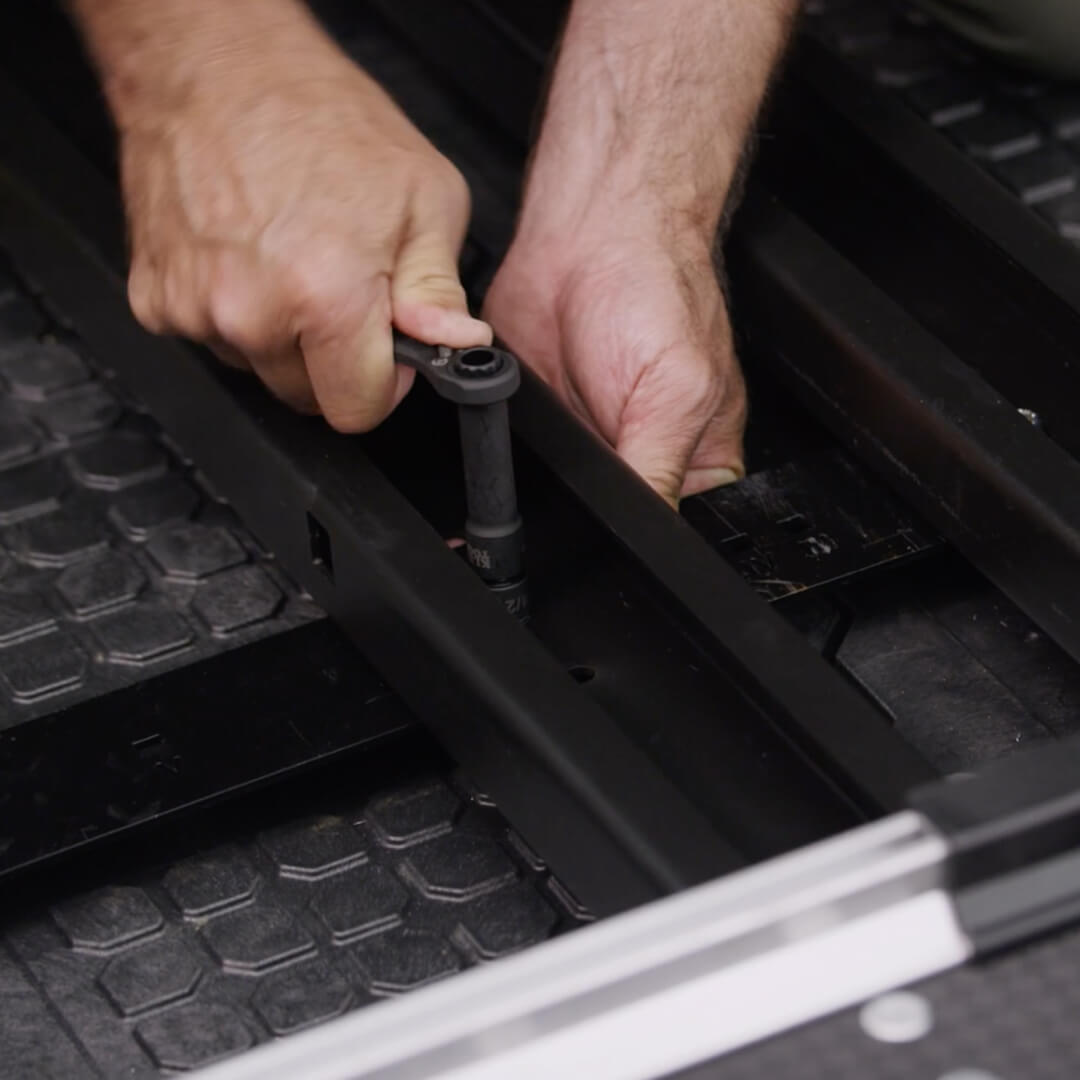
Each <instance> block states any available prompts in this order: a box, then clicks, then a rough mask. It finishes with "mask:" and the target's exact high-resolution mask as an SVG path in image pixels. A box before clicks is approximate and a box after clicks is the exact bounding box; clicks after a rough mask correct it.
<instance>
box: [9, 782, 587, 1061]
mask: <svg viewBox="0 0 1080 1080" xmlns="http://www.w3.org/2000/svg"><path fill="white" fill-rule="evenodd" d="M586 918H587V916H586V915H585V913H584V912H582V911H581V910H580V909H579V908H578V906H577V905H576V903H575V902H574V900H573V899H572V898H571V897H570V896H569V895H568V894H567V893H566V892H565V890H563V889H562V888H561V886H559V885H558V884H557V883H556V882H554V881H553V880H552V879H551V877H550V876H549V875H548V873H547V871H546V868H545V866H544V864H543V862H542V861H541V860H540V859H538V858H537V857H536V856H535V855H534V854H532V853H531V852H530V851H529V850H528V849H527V848H526V847H525V845H524V844H523V843H522V842H520V841H519V840H517V839H516V838H515V837H514V836H513V835H512V834H511V833H510V832H509V831H508V829H507V827H506V824H505V822H504V821H503V820H502V818H501V817H500V816H499V814H498V813H497V811H496V810H494V809H493V808H492V807H491V806H490V804H488V803H487V800H486V799H484V798H483V797H482V796H477V795H475V794H466V793H464V791H463V789H462V788H460V787H459V786H456V785H455V783H454V781H453V780H452V779H451V778H448V777H446V776H440V775H436V774H429V775H427V776H425V777H423V778H420V779H416V780H411V781H409V782H408V783H406V784H404V785H401V786H397V787H394V788H392V789H389V790H384V791H381V792H377V793H376V794H374V796H373V797H371V798H368V799H361V800H359V801H358V802H356V803H350V802H348V801H347V800H340V799H339V800H338V804H337V806H336V808H335V809H334V810H332V811H327V810H326V809H325V807H324V808H323V809H322V810H321V812H319V813H318V814H316V815H315V816H312V817H309V818H303V819H300V820H297V821H294V822H290V823H288V824H285V825H280V824H279V825H275V826H273V827H271V828H267V829H265V830H263V831H261V832H258V833H256V834H254V835H252V834H246V835H237V836H234V837H230V838H229V839H228V840H226V841H225V842H223V843H221V844H220V846H217V847H215V848H213V849H210V850H206V851H204V852H202V853H200V854H197V855H195V856H191V857H187V858H184V859H182V860H181V861H178V862H175V863H172V864H171V865H165V866H159V867H157V868H156V869H152V870H147V871H146V872H143V871H139V872H138V873H135V874H134V875H132V876H130V877H127V878H125V879H122V880H118V881H111V882H110V883H109V884H108V885H105V886H103V887H99V888H96V889H93V890H91V891H89V892H87V893H84V894H81V895H77V896H71V897H68V898H61V899H57V900H56V901H54V902H53V903H52V904H51V906H50V907H49V909H48V911H47V913H42V914H41V915H40V917H34V918H32V919H30V920H28V921H24V922H21V923H17V924H15V925H9V926H8V927H6V928H5V929H4V930H3V932H2V941H3V948H2V949H0V1002H2V1003H3V1012H4V1016H5V1021H4V1053H3V1054H2V1055H0V1077H4V1078H14V1077H29V1076H34V1077H64V1078H68V1077H82V1076H106V1077H115V1076H125V1077H140V1076H153V1075H155V1074H158V1073H160V1072H173V1071H179V1070H186V1069H191V1068H195V1067H197V1066H200V1065H205V1064H208V1063H209V1062H211V1061H215V1060H218V1059H219V1058H222V1057H225V1056H227V1055H229V1054H233V1053H237V1052H239V1051H242V1050H245V1049H247V1048H249V1047H251V1046H253V1045H255V1044H257V1043H260V1042H264V1041H266V1040H268V1039H270V1038H272V1037H274V1036H281V1035H287V1034H289V1033H291V1032H294V1031H298V1030H300V1029H302V1028H305V1027H308V1026H310V1025H312V1024H316V1023H318V1022H320V1021H323V1020H326V1019H329V1018H331V1017H334V1016H337V1015H339V1014H341V1013H344V1012H347V1011H348V1010H350V1009H355V1008H357V1007H359V1006H362V1005H365V1004H368V1003H371V1002H373V1001H376V1000H379V999H381V998H387V997H392V996H394V995H396V994H401V993H404V992H405V991H408V990H412V989H414V988H416V987H419V986H423V985H424V984H426V983H430V982H432V981H434V980H436V979H442V978H446V977H448V976H451V975H453V974H454V973H455V972H457V971H460V970H462V969H463V968H466V967H469V966H472V965H475V964H477V963H481V962H485V961H489V960H493V959H496V958H497V957H500V956H503V955H505V954H507V953H511V952H514V951H516V950H518V949H521V948H524V947H525V946H528V945H532V944H535V943H537V942H540V941H543V940H545V939H547V938H549V937H551V936H552V935H554V934H557V933H559V932H562V931H563V930H565V929H567V928H569V927H571V926H573V925H576V924H577V923H579V922H582V921H584V920H585V919H586Z"/></svg>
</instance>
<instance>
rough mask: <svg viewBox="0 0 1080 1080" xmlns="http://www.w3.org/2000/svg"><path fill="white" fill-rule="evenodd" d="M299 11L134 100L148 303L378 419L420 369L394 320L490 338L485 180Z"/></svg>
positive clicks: (268, 370)
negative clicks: (469, 235) (473, 272)
mask: <svg viewBox="0 0 1080 1080" xmlns="http://www.w3.org/2000/svg"><path fill="white" fill-rule="evenodd" d="M259 10H260V9H258V8H257V7H253V8H251V10H250V11H249V12H248V16H250V17H251V18H258V17H259ZM226 14H227V13H223V15H222V17H225V15H226ZM286 15H287V16H288V18H289V19H291V20H293V21H291V22H289V23H288V25H287V26H286V27H285V29H286V30H287V31H288V32H287V33H285V32H284V30H282V31H281V33H278V32H277V30H278V29H279V28H277V27H276V26H269V25H268V26H267V27H262V28H253V29H251V32H250V36H251V38H252V39H253V40H255V41H256V42H257V45H258V48H257V49H254V50H253V51H252V52H251V54H250V55H248V54H247V53H246V52H244V51H243V50H239V49H237V50H234V52H233V53H231V54H230V55H229V56H227V57H226V58H225V60H224V61H222V60H220V59H218V60H217V62H215V60H214V56H213V55H207V56H206V57H205V63H203V64H202V66H201V68H200V70H199V71H198V74H197V75H196V76H195V77H194V78H193V79H189V80H187V81H186V82H183V83H182V85H183V90H182V92H176V93H172V94H170V95H169V96H168V99H167V100H165V101H162V100H159V95H155V94H151V93H148V94H144V95H139V96H135V97H133V99H132V101H131V102H130V104H129V105H128V107H127V108H124V109H120V110H118V122H119V127H120V132H121V152H122V171H123V184H124V192H125V196H126V205H127V211H128V218H129V226H130V240H131V252H132V259H131V273H130V279H129V294H130V300H131V306H132V309H133V311H134V313H135V315H136V316H137V318H138V319H139V321H140V322H142V323H143V324H144V325H145V326H146V327H148V328H149V329H150V330H152V331H154V332H157V333H174V334H180V335H183V336H184V337H188V338H191V339H193V340H196V341H200V342H205V343H207V344H210V345H211V346H212V347H214V348H215V351H217V352H218V353H219V355H221V356H222V358H223V359H226V360H227V361H228V362H230V363H232V364H234V365H236V366H241V367H249V368H252V369H254V371H255V372H256V373H257V374H258V375H259V376H260V378H261V379H262V380H263V381H264V382H265V383H266V385H267V386H268V387H269V388H270V389H271V390H272V391H273V392H274V393H275V394H276V395H277V396H278V397H279V398H281V399H283V400H284V401H286V402H288V403H289V404H290V405H293V406H294V407H296V408H298V409H301V410H304V411H308V412H318V411H321V412H322V413H323V415H324V416H325V417H326V419H327V420H328V421H329V423H330V424H331V425H333V426H334V427H335V428H337V429H339V430H342V431H364V430H368V429H370V428H371V427H373V426H374V425H375V424H377V423H378V422H379V421H381V420H382V419H383V418H384V417H385V416H386V415H387V414H388V413H389V412H390V411H391V409H392V408H393V407H394V406H395V405H396V404H397V403H398V402H399V401H400V400H401V398H402V397H403V396H404V394H405V393H406V392H407V391H408V389H409V386H410V385H411V382H412V378H413V373H412V372H411V371H409V370H407V369H404V368H401V367H396V366H395V365H394V362H393V346H392V335H391V326H392V324H393V325H395V326H397V327H398V328H399V329H400V330H402V331H403V332H405V333H407V334H410V335H412V336H413V337H416V338H419V339H420V340H422V341H425V342H428V343H431V344H446V345H450V346H453V347H460V348H464V347H468V346H472V345H483V344H489V343H490V340H491V332H490V330H489V328H488V327H487V326H486V325H484V324H483V323H482V322H480V321H479V320H476V319H473V318H471V317H470V316H469V314H468V310H467V306H466V301H465V295H464V292H463V290H462V288H461V285H460V283H459V281H458V274H457V256H458V251H459V248H460V246H461V242H462V239H463V236H464V233H465V229H466V225H467V222H468V216H469V194H468V190H467V187H466V185H465V181H464V180H463V178H462V177H461V175H460V173H459V172H458V171H457V170H456V169H455V167H454V166H453V165H452V164H451V163H450V162H449V161H447V160H446V159H445V158H444V157H442V156H441V155H440V154H439V153H438V152H437V151H436V150H435V149H434V147H433V146H431V144H430V143H429V142H428V141H427V140H426V139H425V138H424V137H423V136H422V135H421V134H420V133H419V132H418V131H417V130H416V129H415V128H414V127H413V126H412V125H411V124H410V123H409V121H408V120H407V119H406V118H405V116H404V115H403V114H402V113H401V112H400V111H399V109H398V108H397V106H396V105H395V104H394V103H393V102H392V101H391V100H390V98H389V97H388V96H387V95H386V94H385V93H384V92H383V90H382V89H381V88H380V87H379V86H378V85H377V84H376V83H375V82H374V81H373V80H371V79H370V78H369V77H368V76H367V75H365V74H364V73H363V72H362V71H360V70H359V69H358V68H357V67H355V66H354V65H353V64H352V63H351V62H350V61H349V60H348V58H347V57H346V56H345V55H344V54H342V53H340V52H339V51H338V50H337V48H336V46H334V45H333V44H332V43H331V42H330V41H329V40H328V39H325V38H324V37H323V36H322V34H321V31H319V30H318V28H317V27H315V25H314V24H313V23H311V24H309V23H308V22H306V21H304V22H302V23H301V22H299V21H297V20H296V19H295V18H294V16H292V14H291V13H290V12H286ZM207 17H210V16H207ZM212 17H214V18H217V17H218V16H217V14H216V13H214V14H213V16H212ZM215 32H216V24H215ZM229 48H230V49H231V48H232V46H231V45H230V46H229ZM221 50H222V51H224V50H225V46H221ZM169 55H170V57H171V56H172V55H173V53H169ZM196 59H198V58H197V57H196ZM147 78H150V77H149V76H148V77H147ZM177 82H179V80H177ZM154 85H155V87H156V85H157V84H156V83H154ZM144 98H145V99H146V100H145V101H144V100H143V99H144Z"/></svg>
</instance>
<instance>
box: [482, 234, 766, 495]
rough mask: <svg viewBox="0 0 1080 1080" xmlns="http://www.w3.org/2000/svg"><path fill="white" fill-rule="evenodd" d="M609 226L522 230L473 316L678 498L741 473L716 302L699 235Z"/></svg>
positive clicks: (739, 418) (736, 408) (732, 362)
mask: <svg viewBox="0 0 1080 1080" xmlns="http://www.w3.org/2000/svg"><path fill="white" fill-rule="evenodd" d="M614 217H616V215H606V216H605V220H609V221H610V220H612V219H613V218H614ZM611 232H612V233H613V234H615V233H618V235H608V236H604V235H598V234H597V233H596V232H593V233H588V232H586V233H579V234H577V235H575V236H574V237H572V238H571V237H562V238H559V239H558V240H556V239H555V238H553V237H551V236H546V237H545V238H544V239H542V240H541V239H539V238H538V237H537V233H534V232H533V231H532V229H531V228H530V227H528V226H526V227H524V228H523V229H522V230H521V231H520V232H519V234H518V237H517V239H516V240H515V242H514V244H513V245H512V247H511V250H510V252H509V254H508V256H507V258H506V261H505V263H504V264H503V266H502V268H501V270H500V271H499V273H498V275H497V276H496V278H495V281H494V282H493V284H492V287H491V290H490V292H489V294H488V299H487V305H486V309H485V315H486V317H487V318H488V320H489V321H490V322H491V324H492V325H493V326H494V327H495V329H496V331H497V333H498V334H499V335H500V336H501V337H502V338H503V339H504V340H505V341H506V342H507V344H508V345H509V346H510V347H511V348H513V349H514V350H515V351H516V352H518V353H519V355H520V356H521V357H522V359H523V360H525V361H527V362H528V363H529V365H530V366H531V367H533V368H534V369H535V370H536V371H537V372H538V373H539V374H540V375H541V376H542V377H543V378H544V379H545V380H546V381H547V382H548V383H549V384H550V385H551V386H552V387H553V388H554V389H555V391H556V392H557V393H558V394H559V396H560V397H562V398H563V400H564V401H566V403H567V404H568V405H569V406H570V407H571V408H572V409H573V410H574V411H575V412H576V413H577V414H578V415H579V416H580V417H581V418H582V419H583V420H584V421H585V422H586V423H587V424H588V425H589V426H590V427H592V428H593V429H594V430H595V431H597V432H598V433H599V434H600V435H602V436H603V437H604V438H605V439H606V440H607V441H608V442H609V443H610V444H611V445H612V446H613V447H615V449H616V450H617V451H618V453H619V454H620V456H621V457H622V458H623V459H624V460H625V461H626V462H627V463H628V464H629V465H631V466H632V467H633V468H634V469H635V470H637V472H638V473H640V474H641V476H642V477H644V479H645V480H646V481H648V483H649V484H650V485H651V486H652V487H653V488H654V489H655V490H656V491H657V492H659V493H660V494H661V495H662V496H663V497H664V498H665V499H667V500H668V502H669V503H671V504H672V505H677V503H678V500H679V498H680V497H682V496H687V495H693V494H696V493H697V492H701V491H706V490H708V489H709V488H713V487H717V486H719V485H721V484H725V483H731V482H732V481H734V480H737V479H739V478H740V477H741V476H742V475H743V473H744V469H743V458H742V433H743V428H744V426H745V421H746V392H745V388H744V384H743V381H742V376H741V374H740V372H739V367H738V363H737V361H736V358H735V353H734V348H733V344H732V336H731V327H730V324H729V322H728V316H727V309H726V305H725V303H724V297H723V294H722V292H721V289H720V286H719V283H718V280H717V274H716V270H715V268H714V263H713V259H712V252H711V249H710V246H709V244H708V243H706V242H705V241H704V240H703V239H701V238H699V237H698V236H695V235H693V234H690V235H676V234H675V233H674V232H672V231H671V230H670V229H663V228H656V229H649V228H641V229H634V227H633V224H632V223H628V222H627V221H626V220H624V219H622V218H619V220H618V228H617V229H612V230H611ZM539 234H540V235H543V230H542V229H541V230H539Z"/></svg>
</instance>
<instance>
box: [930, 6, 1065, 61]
mask: <svg viewBox="0 0 1080 1080" xmlns="http://www.w3.org/2000/svg"><path fill="white" fill-rule="evenodd" d="M917 2H918V3H919V6H920V7H922V8H924V9H925V10H926V11H928V12H930V14H932V15H934V16H935V17H936V18H938V19H940V20H941V22H943V23H944V24H945V25H946V26H950V27H951V28H952V29H953V30H955V31H956V32H957V33H958V34H960V35H962V36H963V37H965V38H967V39H968V40H969V41H971V42H973V43H974V44H976V45H977V46H979V47H980V48H982V49H984V50H986V51H987V52H990V53H992V54H993V55H994V56H996V57H998V58H999V59H1001V60H1004V61H1006V62H1008V63H1011V64H1015V65H1017V66H1019V67H1024V68H1028V69H1029V70H1033V71H1037V72H1039V73H1040V74H1043V75H1050V76H1052V77H1055V78H1059V79H1080V0H917Z"/></svg>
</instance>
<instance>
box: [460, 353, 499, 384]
mask: <svg viewBox="0 0 1080 1080" xmlns="http://www.w3.org/2000/svg"><path fill="white" fill-rule="evenodd" d="M454 366H455V368H456V369H457V372H458V374H459V375H471V376H475V377H480V376H491V375H498V373H499V372H500V371H501V370H502V366H503V357H502V354H501V353H500V352H499V351H498V350H496V349H484V348H480V349H466V350H465V351H464V352H461V353H458V356H457V359H456V360H455V361H454Z"/></svg>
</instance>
